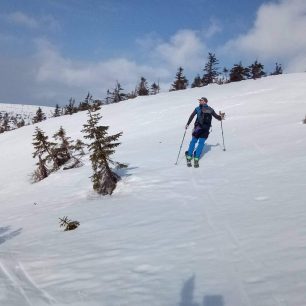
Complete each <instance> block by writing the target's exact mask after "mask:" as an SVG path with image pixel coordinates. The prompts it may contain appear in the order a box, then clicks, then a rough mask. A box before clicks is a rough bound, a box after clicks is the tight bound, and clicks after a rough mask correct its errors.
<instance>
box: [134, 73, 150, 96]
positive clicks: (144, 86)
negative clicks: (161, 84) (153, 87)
mask: <svg viewBox="0 0 306 306" xmlns="http://www.w3.org/2000/svg"><path fill="white" fill-rule="evenodd" d="M137 94H138V96H148V95H149V88H148V83H147V80H146V79H145V78H144V77H141V78H140V83H139V85H138V89H137Z"/></svg>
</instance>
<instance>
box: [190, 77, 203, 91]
mask: <svg viewBox="0 0 306 306" xmlns="http://www.w3.org/2000/svg"><path fill="white" fill-rule="evenodd" d="M202 86H203V83H202V79H201V77H200V75H199V74H198V75H197V76H196V77H195V78H194V80H193V82H192V84H191V88H195V87H202Z"/></svg>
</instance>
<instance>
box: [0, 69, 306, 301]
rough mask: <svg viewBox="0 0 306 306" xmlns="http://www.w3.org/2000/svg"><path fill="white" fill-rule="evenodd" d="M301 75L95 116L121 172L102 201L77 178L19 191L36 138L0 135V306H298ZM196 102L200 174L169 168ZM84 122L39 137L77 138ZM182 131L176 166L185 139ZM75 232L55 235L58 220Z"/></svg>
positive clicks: (304, 289) (302, 264) (305, 251)
mask: <svg viewBox="0 0 306 306" xmlns="http://www.w3.org/2000/svg"><path fill="white" fill-rule="evenodd" d="M305 84H306V74H305V73H304V74H291V75H280V76H273V77H267V78H263V79H260V80H248V81H243V82H239V83H231V84H227V85H222V86H218V85H213V86H208V87H204V88H197V89H187V90H184V91H180V92H171V93H162V94H159V95H156V96H149V97H139V98H136V99H134V100H130V101H125V102H122V103H118V104H112V105H108V106H105V107H103V108H102V110H101V113H102V115H103V121H102V122H101V123H102V124H107V125H110V132H111V133H115V132H120V131H123V136H122V137H121V139H120V140H121V142H122V144H121V146H119V147H118V149H117V151H116V153H115V155H114V159H115V160H117V161H119V162H124V163H128V164H129V167H128V169H127V170H125V172H124V173H122V174H123V179H122V181H120V183H119V184H118V187H117V189H116V190H115V192H114V194H113V195H112V196H107V197H99V196H97V195H96V194H94V193H93V192H92V186H91V182H90V179H89V176H90V175H91V173H92V171H91V166H90V162H89V160H88V156H86V157H85V158H84V163H85V165H84V166H83V167H82V168H77V169H72V170H69V171H62V170H60V171H59V172H56V173H54V174H52V175H51V176H50V177H48V178H47V179H45V180H43V181H41V182H39V183H37V184H30V182H29V181H30V174H31V173H32V172H33V170H34V168H35V160H34V159H33V158H32V152H33V148H32V135H33V132H34V129H35V126H36V125H31V126H26V127H23V128H21V129H18V130H15V131H12V132H10V133H4V134H1V135H0V148H1V149H0V169H1V171H0V186H1V187H0V188H1V189H0V203H1V204H0V205H1V208H0V209H1V214H0V304H1V305H6V306H24V305H32V306H44V305H74V306H119V305H120V306H123V305H129V306H131V305H133V306H138V305H139V306H144V305H148V306H203V305H204V306H274V305H275V306H280V305H282V306H285V305H286V306H302V305H306V205H305V203H306V202H305V197H306V191H305V190H306V175H305V173H306V141H305V135H306V125H305V124H302V120H303V119H304V118H305V114H306V86H305ZM201 96H206V97H207V98H208V100H209V105H210V106H212V107H213V108H214V109H215V110H216V111H217V112H218V111H219V110H222V111H225V112H226V114H227V118H226V120H225V121H224V123H223V128H224V136H225V145H226V149H227V150H226V152H224V151H223V150H222V149H223V147H222V135H221V128H220V122H218V121H216V120H214V122H213V130H212V133H211V135H210V137H209V138H208V140H207V144H206V147H205V149H204V151H205V153H204V155H203V157H202V158H201V160H200V168H198V169H195V168H187V167H186V165H185V161H184V157H183V154H181V156H180V159H179V164H178V165H177V166H176V165H174V163H175V160H176V158H177V154H178V150H179V146H180V143H181V140H182V137H183V134H184V126H185V124H186V122H187V119H188V117H189V115H190V113H191V112H192V111H193V109H194V108H195V107H196V106H197V105H198V102H197V98H199V97H201ZM86 120H87V118H86V112H83V113H77V114H75V115H73V116H63V117H57V118H52V119H50V120H47V121H44V122H42V123H40V124H39V127H40V128H41V129H42V130H43V131H45V132H46V133H47V134H48V135H49V136H52V135H53V134H54V132H55V131H57V130H58V129H59V127H60V126H61V125H62V126H63V127H64V128H65V129H66V131H67V135H68V136H70V137H72V138H73V139H76V138H80V137H82V135H81V132H80V131H81V129H82V125H83V124H84V123H85V122H86ZM190 135H191V129H189V130H188V131H187V136H186V139H185V142H184V146H183V150H182V153H183V152H184V151H185V149H186V148H187V145H188V142H189V140H190ZM63 216H68V217H69V218H70V219H73V220H78V221H79V222H80V227H79V228H78V229H76V230H74V231H70V232H63V229H62V228H60V227H59V223H58V221H59V219H58V218H59V217H63Z"/></svg>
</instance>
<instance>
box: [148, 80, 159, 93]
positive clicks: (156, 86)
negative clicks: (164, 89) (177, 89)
mask: <svg viewBox="0 0 306 306" xmlns="http://www.w3.org/2000/svg"><path fill="white" fill-rule="evenodd" d="M159 91H160V87H159V84H156V83H155V82H154V83H153V84H152V85H151V92H150V94H151V95H156V94H158V93H159Z"/></svg>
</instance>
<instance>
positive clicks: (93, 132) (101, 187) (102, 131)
mask: <svg viewBox="0 0 306 306" xmlns="http://www.w3.org/2000/svg"><path fill="white" fill-rule="evenodd" d="M88 117H89V118H88V120H87V124H84V129H83V130H82V132H84V133H85V136H84V137H85V138H86V139H89V140H90V141H91V143H90V144H89V145H88V148H89V151H90V161H91V164H92V169H93V175H92V176H91V180H92V182H93V189H94V190H95V191H96V192H97V193H99V194H102V195H107V194H109V195H111V194H112V193H113V191H114V189H115V188H116V185H117V182H118V180H119V179H120V177H119V175H117V174H116V173H115V172H113V171H112V169H111V167H110V164H112V165H117V166H118V167H125V165H124V164H120V163H117V162H114V161H113V160H112V159H111V155H112V154H114V153H115V148H116V147H117V146H118V145H119V144H120V143H119V142H116V141H117V140H118V139H119V137H120V136H121V135H122V132H121V133H118V134H114V135H110V136H109V135H108V132H107V130H108V128H109V126H101V125H99V121H100V120H101V119H102V117H101V115H100V114H99V112H92V111H91V110H90V109H89V110H88Z"/></svg>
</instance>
